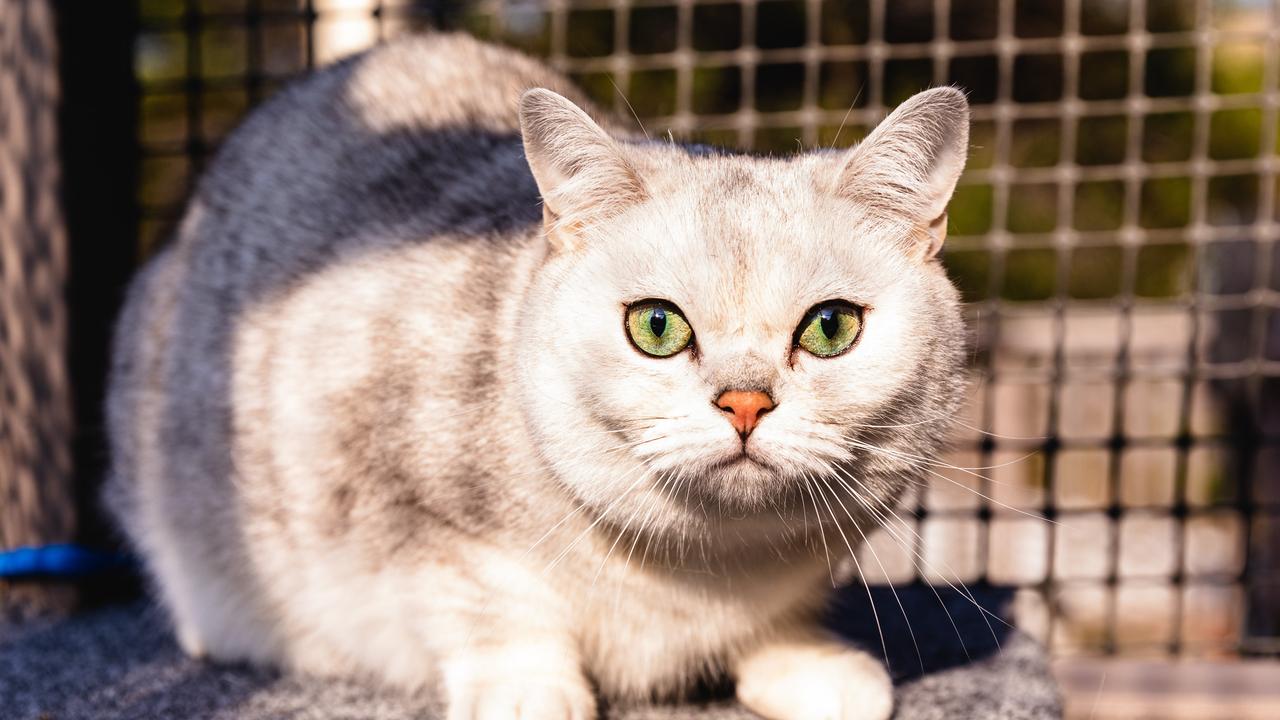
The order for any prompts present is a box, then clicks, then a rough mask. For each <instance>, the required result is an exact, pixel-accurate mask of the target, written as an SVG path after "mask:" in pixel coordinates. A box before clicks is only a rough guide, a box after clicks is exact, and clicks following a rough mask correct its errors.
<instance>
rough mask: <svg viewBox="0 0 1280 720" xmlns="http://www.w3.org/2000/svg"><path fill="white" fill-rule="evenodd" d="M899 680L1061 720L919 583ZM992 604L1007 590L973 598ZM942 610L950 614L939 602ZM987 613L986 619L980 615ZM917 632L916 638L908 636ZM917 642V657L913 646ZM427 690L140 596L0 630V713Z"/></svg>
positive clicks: (385, 713) (1010, 656)
mask: <svg viewBox="0 0 1280 720" xmlns="http://www.w3.org/2000/svg"><path fill="white" fill-rule="evenodd" d="M873 592H874V595H875V599H874V602H875V606H876V608H877V609H878V610H879V615H880V621H881V624H882V626H883V628H884V635H885V645H886V646H887V653H888V657H889V660H890V666H891V667H892V669H893V672H894V675H895V678H896V679H897V680H896V682H897V702H898V710H897V713H896V715H895V717H896V718H901V719H913V720H914V719H919V720H933V719H935V718H937V719H941V718H951V719H954V718H983V719H984V720H988V719H997V718H1000V719H1007V720H1015V719H1016V720H1022V719H1024V718H1025V719H1033V718H1034V719H1039V718H1057V717H1060V716H1061V709H1060V703H1059V699H1058V693H1057V689H1056V688H1055V687H1054V684H1053V680H1052V678H1051V676H1050V673H1049V669H1048V662H1047V659H1046V657H1045V656H1044V654H1043V652H1042V650H1041V649H1040V648H1039V646H1037V645H1036V644H1035V643H1034V642H1032V641H1031V640H1029V639H1028V638H1026V637H1025V636H1023V635H1020V634H1018V633H1016V632H1013V631H1011V630H1010V629H1009V628H1008V627H1007V626H1005V625H1003V624H1001V623H1000V622H998V621H996V620H991V619H989V618H985V616H984V615H983V614H982V613H980V612H978V611H977V610H976V609H975V607H974V605H973V603H972V602H970V600H969V599H968V598H965V597H962V596H959V595H958V594H956V593H954V592H950V591H948V592H943V591H941V590H939V593H940V595H941V597H938V596H936V595H935V594H934V592H933V591H932V590H930V589H928V588H921V587H912V588H906V589H900V590H899V592H900V594H901V597H902V603H903V606H904V609H905V610H906V614H907V616H909V617H910V619H911V622H910V629H909V628H908V625H907V623H906V622H905V621H904V620H903V617H902V613H901V612H900V611H899V608H898V605H897V602H896V601H895V600H894V598H893V596H892V595H891V594H889V591H888V590H887V589H880V588H877V589H875V590H874V591H873ZM976 598H977V599H978V600H979V601H980V602H981V603H982V604H983V605H984V606H986V607H989V608H992V609H993V610H994V609H997V608H999V607H1001V606H1002V605H1003V604H1004V601H1005V600H1007V598H1008V593H1007V592H1005V591H1001V590H999V589H988V590H985V591H979V592H977V593H976ZM943 608H945V609H946V612H944V611H943ZM870 617H871V613H870V605H869V601H868V599H867V594H866V590H865V589H863V588H862V587H860V586H859V587H855V588H849V589H848V590H846V591H845V592H844V593H843V594H842V596H841V598H840V600H839V602H838V603H837V604H836V606H835V608H834V610H833V613H832V622H831V624H832V626H833V628H835V629H837V630H838V631H840V632H841V633H843V634H845V635H846V636H848V637H850V638H851V639H853V640H854V641H855V642H860V643H861V644H863V645H864V646H866V647H867V648H869V649H873V650H875V651H880V650H881V643H880V639H879V633H878V632H877V631H876V629H875V626H874V624H873V623H871V622H870ZM988 621H989V622H988ZM913 633H914V640H913V639H912V634H913ZM917 647H918V648H919V652H918V653H917ZM604 714H605V715H606V716H607V717H608V718H609V719H610V720H615V719H616V720H660V719H665V718H672V719H679V720H740V719H741V720H746V719H748V718H754V717H755V715H753V714H752V713H750V712H747V711H746V710H743V709H742V708H741V707H740V706H738V705H737V704H736V703H734V702H733V701H732V700H731V699H724V698H720V699H716V698H712V699H710V700H707V701H704V702H700V703H697V704H689V705H679V706H672V705H663V706H652V707H636V708H607V709H606V710H605V713H604ZM438 715H439V712H438V707H437V706H436V704H435V703H434V702H433V700H432V699H431V698H428V697H422V696H408V695H402V694H398V693H395V692H390V691H387V690H384V689H378V688H375V687H369V686H366V685H361V684H357V683H350V682H334V681H331V680H318V679H314V678H306V677H298V676H292V675H283V674H280V673H276V672H271V671H267V670H261V669H256V668H249V667H243V666H225V665H213V664H210V663H206V662H201V661H197V660H191V659H189V658H187V657H185V656H184V655H183V654H182V653H181V651H179V650H178V647H177V645H175V643H174V641H173V639H172V637H171V634H170V632H169V630H168V627H167V624H166V621H165V619H164V617H163V616H162V614H161V613H160V612H159V611H158V610H156V609H155V608H154V607H152V606H149V605H146V604H141V603H137V604H133V605H125V606H116V607H111V608H107V609H103V610H98V611H94V612H91V613H87V614H83V615H80V616H77V617H75V618H72V619H70V620H67V621H63V622H59V623H53V624H50V623H36V624H29V625H25V626H21V627H13V626H9V627H4V626H0V717H4V718H21V719H24V720H25V719H29V720H81V719H88V718H94V719H103V720H110V719H115V718H121V719H123V718H162V717H163V718H227V719H228V720H229V719H231V718H236V719H247V720H254V719H256V718H308V719H311V718H314V719H315V720H321V719H324V720H332V719H337V718H388V719H390V718H395V719H399V718H434V717H438Z"/></svg>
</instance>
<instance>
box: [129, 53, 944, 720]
mask: <svg viewBox="0 0 1280 720" xmlns="http://www.w3.org/2000/svg"><path fill="white" fill-rule="evenodd" d="M529 88H551V89H553V90H555V92H550V91H548V90H534V91H531V92H528V93H526V92H525V91H526V90H527V89H529ZM566 96H567V97H568V98H570V99H566ZM571 100H572V102H571ZM582 107H586V108H588V110H590V108H589V106H588V105H587V103H586V101H585V100H583V99H582V98H581V97H580V96H578V94H577V91H575V90H574V89H573V88H572V87H571V86H569V84H568V83H567V82H566V81H565V80H564V79H563V78H561V77H560V76H558V75H556V74H554V73H552V72H550V71H549V70H547V69H545V68H543V67H541V66H540V65H538V64H536V63H535V62H533V61H530V60H528V59H526V58H523V57H520V56H518V55H515V54H513V53H510V52H509V51H505V50H499V49H496V48H492V47H488V46H484V45H481V44H478V43H476V42H474V41H472V40H469V39H467V38H464V37H459V36H448V35H434V36H428V37H425V38H418V39H411V40H405V41H399V42H396V43H392V44H389V45H387V46H384V47H382V48H380V49H378V50H375V51H373V52H371V53H369V54H367V55H364V56H362V57H359V58H357V59H355V60H352V61H348V62H345V63H342V64H339V65H338V66H336V67H333V68H331V69H328V70H325V71H323V72H321V73H318V74H317V75H315V76H313V77H311V78H309V79H307V80H306V81H304V82H302V83H300V84H298V85H295V86H293V87H292V88H290V89H287V90H285V91H284V92H282V93H281V94H280V95H278V96H277V97H276V98H275V99H273V100H272V101H271V102H269V103H267V104H266V105H265V106H264V107H263V108H262V109H260V110H259V111H257V112H256V113H255V114H254V116H253V117H252V118H251V119H250V120H249V121H248V122H247V123H246V124H245V125H244V126H243V127H242V128H241V129H239V130H238V131H237V132H236V133H234V134H233V135H232V137H231V138H230V139H229V140H228V142H227V143H226V145H225V146H224V147H223V148H222V150H221V151H220V153H219V156H218V158H217V159H216V160H215V161H214V162H213V163H212V164H211V166H210V168H209V170H208V173H207V174H206V177H205V178H204V180H203V181H202V182H201V184H200V186H199V188H198V189H197V191H196V193H195V194H194V196H193V198H192V201H191V203H190V206H189V207H188V209H187V212H186V215H185V217H184V219H183V222H182V224H181V227H180V229H179V230H178V232H177V235H176V237H175V238H174V240H173V242H172V244H171V245H170V246H169V247H167V248H166V249H165V250H164V251H163V252H162V253H161V254H160V255H159V256H158V257H157V258H155V259H154V260H153V261H152V262H151V263H150V264H149V265H148V267H147V268H146V269H145V270H144V271H143V272H142V273H141V274H140V275H139V277H138V279H137V280H136V281H135V283H134V285H133V287H132V288H131V290H130V296H129V301H128V303H127V307H126V310H125V313H124V315H123V317H122V319H121V323H120V328H119V331H118V334H117V347H116V359H115V364H114V366H113V370H112V378H111V392H110V398H109V403H108V411H109V418H110V428H109V430H110V433H111V438H112V453H113V454H112V471H111V477H110V478H109V482H108V500H109V504H110V507H111V508H112V510H113V512H114V513H115V515H116V517H117V519H118V520H119V523H120V525H121V527H122V528H123V529H124V530H125V531H126V533H127V535H128V536H129V538H130V540H131V541H132V542H133V544H134V545H135V547H136V548H137V549H138V551H139V552H140V554H141V555H142V557H143V559H144V560H145V562H146V566H147V568H148V570H149V572H150V575H151V576H152V578H153V580H154V586H155V589H156V592H157V595H158V597H159V599H160V600H161V601H162V602H163V604H164V606H165V607H166V608H167V609H168V611H169V613H170V615H171V617H172V619H173V621H174V625H175V628H176V631H177V633H178V637H179V639H180V641H181V643H182V645H183V647H184V648H185V649H186V650H187V651H188V652H191V653H193V654H202V655H209V656H211V657H213V658H216V659H224V660H243V659H248V660H252V661H257V662H263V663H270V664H276V665H282V666H285V667H289V668H293V669H297V670H302V671H306V672H313V673H322V674H340V675H358V676H366V677H371V678H374V679H377V680H379V681H382V682H387V683H391V684H395V685H399V686H402V687H408V688H415V689H428V690H433V691H437V692H439V693H441V697H442V700H443V702H444V703H445V704H446V705H447V714H448V717H449V718H451V720H455V719H463V718H468V719H469V718H514V717H526V718H588V717H593V716H594V714H595V695H596V694H597V693H599V694H601V695H603V696H605V697H607V698H610V699H611V700H612V701H634V700H643V699H647V698H652V697H659V696H668V697H669V696H677V695H679V694H680V693H682V692H683V691H685V690H686V689H688V688H689V687H691V686H692V685H693V684H694V683H696V682H697V681H698V680H700V679H704V678H707V677H714V676H718V675H720V674H722V673H726V672H727V673H729V674H730V675H731V676H733V677H734V678H735V679H736V680H737V687H738V695H739V697H740V699H742V701H743V702H745V703H746V704H748V705H749V706H750V707H752V708H753V709H755V710H756V711H757V712H760V713H762V714H764V715H766V716H767V717H771V718H777V719H778V720H790V719H791V718H795V720H801V719H802V718H814V717H832V718H842V719H852V718H883V717H885V716H887V714H888V713H889V711H890V708H891V695H890V693H891V690H890V686H889V683H888V679H887V675H886V674H885V672H884V670H883V669H882V668H881V667H880V665H879V664H878V663H877V662H875V661H874V659H873V658H872V657H871V656H869V655H867V654H865V653H863V652H862V651H860V650H855V649H853V648H847V647H844V646H842V645H840V644H839V643H838V642H837V641H835V640H834V639H831V638H828V637H827V636H826V635H825V634H824V633H823V632H822V631H821V630H820V629H819V628H818V626H817V616H818V614H819V613H820V611H821V609H822V607H823V603H824V600H825V597H826V591H827V590H829V589H830V587H831V584H832V582H833V577H834V576H835V575H837V569H838V567H839V566H840V564H841V561H842V559H844V558H848V556H849V555H850V554H851V553H852V552H853V551H854V550H855V549H856V548H857V546H858V545H860V544H861V543H862V541H863V539H864V537H865V535H866V534H867V533H869V532H870V531H871V530H872V528H873V527H874V526H875V525H876V522H875V518H876V517H878V516H880V515H882V514H883V513H885V512H887V511H888V510H889V508H891V507H893V505H894V503H895V502H896V500H897V499H898V497H899V496H900V495H901V493H902V492H903V491H904V490H905V489H906V488H907V487H908V486H909V485H910V484H911V483H912V482H914V481H916V480H918V479H919V477H920V475H921V474H922V473H923V472H926V470H924V469H923V468H924V467H925V464H924V463H926V462H928V458H930V457H932V454H933V453H934V452H935V450H936V449H937V448H938V446H939V443H940V440H941V438H942V436H943V434H944V431H945V428H946V426H947V423H948V420H949V418H950V417H951V416H952V415H953V414H954V413H955V411H956V408H957V405H958V400H959V396H960V393H961V387H960V381H959V370H960V365H961V360H962V346H963V331H962V328H961V324H960V319H959V311H958V300H957V296H956V292H955V290H954V289H953V288H952V286H951V285H950V283H949V282H948V281H947V279H946V277H945V275H944V273H943V270H942V268H941V266H940V264H939V262H938V260H937V259H936V258H935V257H934V251H935V250H936V248H937V245H938V243H940V242H941V238H942V235H943V232H944V231H943V230H942V228H945V219H942V218H940V216H941V215H942V213H943V212H944V209H945V205H946V202H947V199H948V198H949V197H950V194H951V191H952V189H953V187H954V184H955V181H956V178H957V176H958V174H959V172H960V170H961V169H962V167H963V164H964V154H965V150H966V144H967V122H968V120H967V108H966V104H965V101H964V98H963V96H962V95H961V94H960V93H959V92H957V91H955V90H953V89H940V90H934V91H930V92H928V93H924V94H921V95H918V96H916V97H915V98H913V99H911V100H910V101H908V102H907V103H906V104H905V105H904V106H903V107H901V108H899V109H898V110H897V111H896V112H895V113H894V114H893V115H892V116H891V117H890V119H889V120H887V121H886V122H885V123H884V124H883V125H882V126H881V127H880V128H879V129H877V130H876V131H875V132H874V133H873V134H872V135H870V136H869V137H868V139H867V140H866V141H864V143H863V144H862V145H860V146H859V147H858V148H856V149H853V150H842V151H834V150H832V151H822V150H819V151H815V152H811V153H807V154H803V155H798V156H795V157H781V158H771V157H752V156H745V155H736V154H730V153H726V152H721V151H716V150H711V149H708V148H699V147H686V146H682V145H679V144H675V143H672V142H669V141H667V140H647V139H645V138H644V137H643V136H640V135H639V134H638V133H635V132H631V131H625V130H620V129H619V126H618V125H617V124H613V123H608V122H607V121H606V120H605V119H604V118H602V117H601V116H600V115H599V113H595V112H594V111H591V112H584V111H583V110H582V109H580V108H582ZM592 116H594V117H595V118H596V119H595V120H593V119H592ZM598 122H600V123H605V124H603V125H598V124H597V123H598ZM647 299H657V300H664V301H667V302H671V303H673V304H675V305H676V306H677V307H679V309H680V310H681V312H682V313H683V315H684V316H685V318H686V319H687V320H688V322H689V324H690V325H691V327H692V329H693V334H694V337H693V341H692V343H691V345H690V347H689V348H687V349H686V350H684V351H682V352H680V353H677V354H676V355H674V356H672V357H668V358H654V357H650V356H648V355H645V354H644V353H642V352H640V351H639V350H637V349H636V348H635V347H633V346H632V345H631V343H630V342H629V341H628V339H627V334H626V329H625V315H626V308H627V306H628V304H630V303H634V302H637V301H640V300H647ZM829 300H838V301H844V302H848V303H852V304H855V305H857V306H859V307H862V308H865V310H864V318H863V319H864V326H863V329H862V334H861V337H860V338H859V339H858V341H857V342H856V344H855V345H854V346H853V347H852V348H851V349H850V350H849V351H847V352H845V353H843V354H841V355H838V356H836V357H832V358H818V357H815V356H813V355H810V354H808V353H807V352H805V351H804V350H802V349H799V348H797V347H795V343H794V339H795V334H796V331H797V328H798V327H799V326H800V324H801V323H802V321H803V320H804V319H805V314H806V312H807V311H809V310H810V309H811V308H813V307H814V306H815V305H817V304H819V303H822V302H825V301H829ZM726 390H751V391H760V392H767V393H768V394H769V395H770V396H771V397H772V399H773V402H774V404H775V406H774V407H773V409H772V410H770V411H769V412H768V413H767V414H766V415H764V416H763V417H762V419H761V420H760V422H759V424H758V426H757V427H756V429H755V430H754V432H752V433H751V434H750V436H749V437H748V439H747V440H746V442H745V444H744V442H743V441H742V440H741V439H740V438H739V436H738V435H737V434H736V432H735V431H734V429H733V428H732V426H731V425H730V423H729V422H728V420H727V418H726V416H725V414H724V412H723V411H722V410H720V409H718V408H717V407H716V406H715V404H714V402H713V401H714V400H715V398H716V397H718V396H719V395H720V393H722V392H723V391H726Z"/></svg>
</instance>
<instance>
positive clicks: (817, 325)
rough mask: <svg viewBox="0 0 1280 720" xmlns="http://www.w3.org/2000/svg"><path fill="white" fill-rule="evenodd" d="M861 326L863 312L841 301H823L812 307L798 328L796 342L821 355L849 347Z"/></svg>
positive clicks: (831, 353)
mask: <svg viewBox="0 0 1280 720" xmlns="http://www.w3.org/2000/svg"><path fill="white" fill-rule="evenodd" d="M861 330H862V313H861V312H859V311H858V309H857V308H855V307H854V306H852V305H849V304H848V303H842V302H832V303H824V304H822V305H819V306H817V307H815V308H814V309H813V310H810V311H809V314H808V315H806V316H805V319H804V322H802V323H800V328H799V330H797V337H796V344H797V345H799V346H800V347H802V348H804V349H805V350H808V351H809V352H810V353H812V354H814V355H817V356H818V357H824V358H825V357H835V356H836V355H839V354H840V353H842V352H844V351H845V350H848V349H849V348H850V347H851V346H852V345H853V342H854V341H855V340H857V339H858V333H859V332H861Z"/></svg>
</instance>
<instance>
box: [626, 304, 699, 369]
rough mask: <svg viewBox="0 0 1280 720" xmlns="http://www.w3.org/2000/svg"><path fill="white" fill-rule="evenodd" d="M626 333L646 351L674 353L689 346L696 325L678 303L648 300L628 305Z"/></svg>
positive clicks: (665, 355)
mask: <svg viewBox="0 0 1280 720" xmlns="http://www.w3.org/2000/svg"><path fill="white" fill-rule="evenodd" d="M627 335H628V336H630V337H631V342H632V343H634V344H635V346H636V347H638V348H640V350H641V351H642V352H644V353H645V354H646V355H652V356H654V357H671V356H672V355H675V354H676V353H678V352H680V351H681V350H683V349H685V348H686V347H688V345H689V341H690V340H692V339H693V328H691V327H689V323H688V321H686V320H685V319H684V316H683V315H681V314H680V311H679V310H677V309H676V306H675V305H672V304H671V303H669V302H662V301H660V300H659V301H646V302H642V303H636V304H635V305H632V306H631V307H629V308H627Z"/></svg>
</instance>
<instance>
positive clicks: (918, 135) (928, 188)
mask: <svg viewBox="0 0 1280 720" xmlns="http://www.w3.org/2000/svg"><path fill="white" fill-rule="evenodd" d="M968 150H969V103H968V101H967V100H966V99H965V97H964V93H962V92H960V91H959V90H957V89H955V88H952V87H940V88H934V89H932V90H926V91H924V92H922V93H919V94H917V95H915V96H913V97H911V98H910V99H909V100H907V101H906V102H904V103H902V104H901V105H899V106H898V108H897V109H896V110H894V111H893V112H892V113H891V114H890V115H889V117H887V118H885V120H884V122H882V123H880V124H879V125H878V126H876V129H875V130H873V131H872V132H871V134H870V135H868V136H867V138H866V139H865V140H863V141H862V143H860V144H859V145H858V146H857V147H855V148H853V149H852V150H850V151H849V152H848V154H847V155H846V156H845V161H844V167H843V168H842V169H841V171H840V177H839V180H838V183H837V192H838V193H839V194H840V195H842V196H843V197H846V198H848V199H850V200H853V201H855V202H857V203H859V204H861V205H863V206H864V207H865V208H867V209H869V210H871V211H872V212H875V213H879V214H887V215H891V216H895V217H898V218H904V219H906V220H907V221H908V222H910V223H912V224H913V225H914V226H915V232H914V237H913V241H914V246H913V250H915V251H916V252H919V253H920V255H919V257H922V258H925V259H928V258H931V257H933V256H934V255H936V254H937V252H938V250H939V249H941V247H942V241H943V240H944V239H946V236H947V202H948V201H950V200H951V193H952V192H953V191H954V190H955V188H956V181H957V180H958V179H959V178H960V173H961V172H962V171H963V170H964V162H965V158H966V156H967V155H968Z"/></svg>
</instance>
